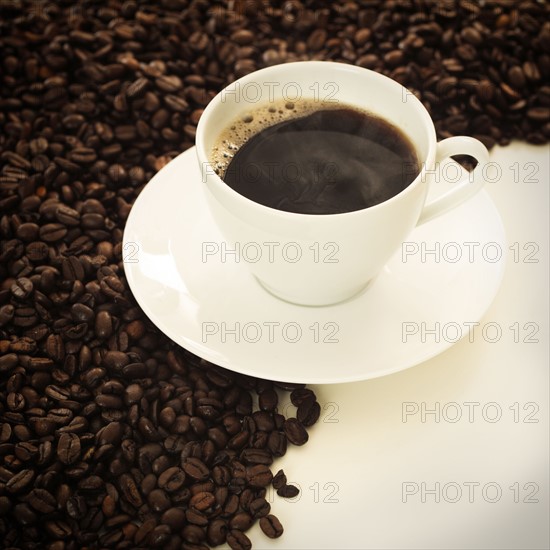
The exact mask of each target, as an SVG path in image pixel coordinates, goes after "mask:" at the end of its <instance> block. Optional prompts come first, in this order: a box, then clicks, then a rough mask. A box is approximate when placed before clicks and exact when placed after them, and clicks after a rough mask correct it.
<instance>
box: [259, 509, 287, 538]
mask: <svg viewBox="0 0 550 550" xmlns="http://www.w3.org/2000/svg"><path fill="white" fill-rule="evenodd" d="M260 527H261V529H262V531H263V532H264V533H265V534H266V535H267V536H268V537H269V538H270V539H276V538H278V537H280V536H281V535H282V534H283V526H282V525H281V522H280V521H279V519H278V518H277V517H276V516H274V515H272V514H269V515H268V516H265V517H263V518H261V519H260Z"/></svg>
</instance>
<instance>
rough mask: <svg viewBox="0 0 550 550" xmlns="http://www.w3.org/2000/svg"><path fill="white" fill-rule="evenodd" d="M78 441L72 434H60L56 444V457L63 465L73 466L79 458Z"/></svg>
mask: <svg viewBox="0 0 550 550" xmlns="http://www.w3.org/2000/svg"><path fill="white" fill-rule="evenodd" d="M80 451H81V446H80V439H79V438H78V436H77V435H76V434H74V433H62V434H61V435H60V436H59V440H58V442H57V457H58V458H59V460H60V461H61V462H62V463H63V464H74V463H75V462H76V461H77V460H78V459H79V458H80Z"/></svg>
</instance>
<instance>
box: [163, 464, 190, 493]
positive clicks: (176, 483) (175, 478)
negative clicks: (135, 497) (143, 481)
mask: <svg viewBox="0 0 550 550" xmlns="http://www.w3.org/2000/svg"><path fill="white" fill-rule="evenodd" d="M184 483H185V472H184V471H183V470H182V469H181V468H178V467H177V466H173V467H171V468H168V469H166V470H164V472H162V473H161V474H160V475H159V478H158V484H159V487H160V488H161V489H164V490H165V491H167V492H168V493H173V492H175V491H178V490H179V489H181V488H182V487H183V485H184Z"/></svg>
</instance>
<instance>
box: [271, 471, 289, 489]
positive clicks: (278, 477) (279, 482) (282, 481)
mask: <svg viewBox="0 0 550 550" xmlns="http://www.w3.org/2000/svg"><path fill="white" fill-rule="evenodd" d="M286 481H287V480H286V475H285V473H284V471H283V470H279V471H278V472H277V473H276V474H275V475H274V476H273V480H272V481H271V484H272V485H273V488H274V489H280V488H281V487H284V486H285V485H286Z"/></svg>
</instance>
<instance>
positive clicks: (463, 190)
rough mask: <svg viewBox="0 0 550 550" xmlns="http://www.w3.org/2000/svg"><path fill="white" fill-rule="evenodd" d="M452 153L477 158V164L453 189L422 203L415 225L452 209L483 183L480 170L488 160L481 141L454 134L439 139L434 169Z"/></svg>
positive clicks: (473, 193) (474, 192)
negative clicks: (426, 202)
mask: <svg viewBox="0 0 550 550" xmlns="http://www.w3.org/2000/svg"><path fill="white" fill-rule="evenodd" d="M454 155H470V156H472V157H474V158H475V159H476V160H477V166H476V167H475V168H474V170H473V171H472V172H469V173H468V174H465V175H464V177H463V178H461V180H460V181H459V182H458V183H457V186H456V187H455V188H454V189H451V190H450V191H448V192H447V193H445V194H444V195H442V196H441V197H438V198H437V199H435V200H433V201H431V202H429V203H428V204H426V205H424V209H423V210H422V213H421V214H420V218H419V220H418V223H417V225H420V224H423V223H424V222H427V221H428V220H431V219H432V218H435V217H437V216H440V215H441V214H444V213H445V212H448V211H449V210H452V209H453V208H455V207H456V206H458V205H459V204H461V203H463V202H464V201H465V200H467V199H469V198H470V197H473V196H474V195H475V194H476V193H477V192H478V191H479V190H480V189H481V188H482V187H483V185H484V184H485V180H484V178H483V177H482V170H483V168H484V167H485V165H486V164H487V162H489V151H487V148H486V147H485V145H483V143H481V141H479V140H477V139H475V138H472V137H468V136H455V137H450V138H447V139H444V140H442V141H440V142H439V143H438V144H437V152H436V155H435V157H436V158H435V166H436V170H438V169H439V168H438V167H439V164H440V163H441V161H443V160H445V159H447V158H449V157H452V156H454Z"/></svg>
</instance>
